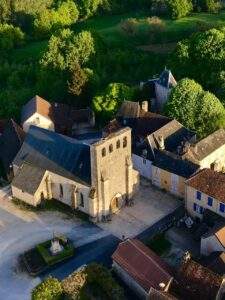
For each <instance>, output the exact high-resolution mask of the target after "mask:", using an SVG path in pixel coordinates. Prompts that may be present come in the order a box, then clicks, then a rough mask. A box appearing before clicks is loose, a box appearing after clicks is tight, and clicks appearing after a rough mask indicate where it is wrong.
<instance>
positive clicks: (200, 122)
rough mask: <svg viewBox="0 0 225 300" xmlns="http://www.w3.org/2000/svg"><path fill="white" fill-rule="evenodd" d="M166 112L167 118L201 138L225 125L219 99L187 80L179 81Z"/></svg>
mask: <svg viewBox="0 0 225 300" xmlns="http://www.w3.org/2000/svg"><path fill="white" fill-rule="evenodd" d="M164 111H165V114H166V115H167V116H169V117H172V118H174V119H176V120H178V121H179V122H181V123H182V124H183V125H184V126H185V127H187V128H189V129H192V130H194V131H196V132H197V134H198V136H199V137H204V136H207V135H208V134H210V133H212V132H213V131H215V130H217V129H218V128H221V127H224V125H225V122H224V121H225V109H224V107H223V105H222V103H221V102H220V101H219V99H218V98H217V97H216V96H215V95H213V94H211V93H209V92H205V91H204V90H203V88H202V87H201V85H200V84H198V83H196V82H195V81H194V80H190V79H187V78H185V79H182V80H181V81H179V82H178V85H177V86H176V87H175V88H174V89H173V90H172V92H171V95H170V98H169V101H168V102H167V103H166V105H165V108H164Z"/></svg>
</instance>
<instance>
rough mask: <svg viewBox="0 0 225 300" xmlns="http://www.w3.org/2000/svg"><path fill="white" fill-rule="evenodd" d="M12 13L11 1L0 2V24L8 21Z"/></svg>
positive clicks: (3, 0)
mask: <svg viewBox="0 0 225 300" xmlns="http://www.w3.org/2000/svg"><path fill="white" fill-rule="evenodd" d="M11 13H12V8H11V1H10V0H1V1H0V23H7V22H9V21H10V18H11Z"/></svg>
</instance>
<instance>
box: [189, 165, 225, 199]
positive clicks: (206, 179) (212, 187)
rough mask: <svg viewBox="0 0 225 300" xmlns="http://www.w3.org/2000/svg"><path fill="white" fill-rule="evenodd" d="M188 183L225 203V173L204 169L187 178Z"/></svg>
mask: <svg viewBox="0 0 225 300" xmlns="http://www.w3.org/2000/svg"><path fill="white" fill-rule="evenodd" d="M187 185H188V186H191V187H193V188H194V189H196V190H199V191H201V192H203V193H204V194H206V195H208V196H211V197H213V198H215V199H217V200H219V201H221V202H224V203H225V174H223V173H221V172H216V171H213V170H211V169H203V170H201V171H199V172H198V173H197V174H195V175H194V176H192V177H191V178H190V179H188V180H187Z"/></svg>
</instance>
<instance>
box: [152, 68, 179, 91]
mask: <svg viewBox="0 0 225 300" xmlns="http://www.w3.org/2000/svg"><path fill="white" fill-rule="evenodd" d="M157 83H158V84H160V85H162V86H163V87H165V88H172V87H174V86H176V85H177V82H176V80H175V78H174V77H173V75H172V73H171V71H170V70H167V69H165V70H164V71H163V72H162V73H161V75H160V77H159V79H158V80H157Z"/></svg>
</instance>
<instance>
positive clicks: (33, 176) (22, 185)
mask: <svg viewBox="0 0 225 300" xmlns="http://www.w3.org/2000/svg"><path fill="white" fill-rule="evenodd" d="M45 172H46V170H44V169H41V168H38V167H35V166H32V165H30V164H27V163H24V164H23V165H22V166H21V168H20V169H19V170H18V172H17V173H16V176H15V177H14V178H13V181H12V186H14V187H16V188H18V189H20V190H22V191H23V192H26V193H28V194H30V195H34V194H35V192H36V191H37V189H38V187H39V186H40V184H41V181H42V179H43V177H44V175H45Z"/></svg>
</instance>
